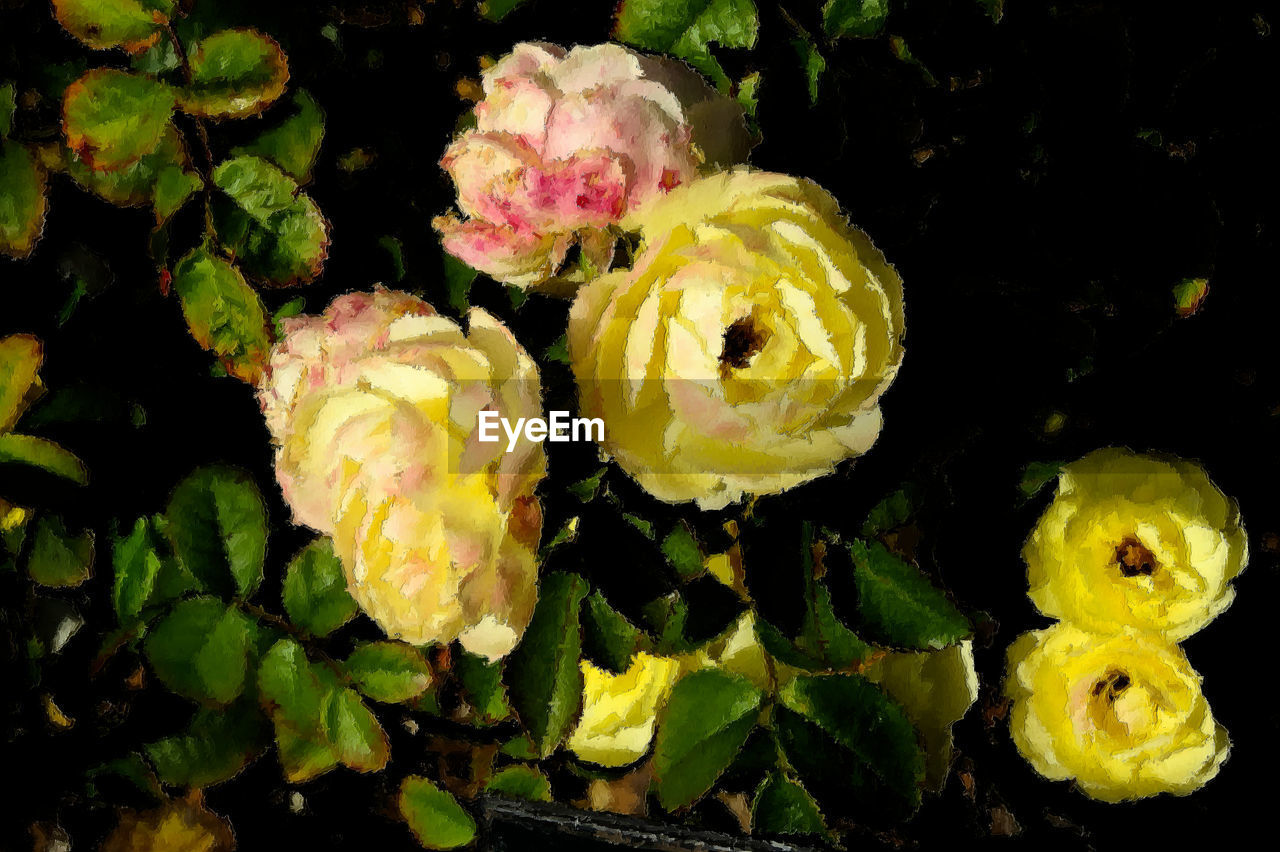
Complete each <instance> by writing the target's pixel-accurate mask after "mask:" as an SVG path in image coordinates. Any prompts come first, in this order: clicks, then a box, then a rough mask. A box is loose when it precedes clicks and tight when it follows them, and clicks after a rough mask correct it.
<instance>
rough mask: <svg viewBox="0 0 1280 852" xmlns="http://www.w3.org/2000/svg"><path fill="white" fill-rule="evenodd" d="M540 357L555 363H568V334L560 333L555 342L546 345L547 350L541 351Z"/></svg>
mask: <svg viewBox="0 0 1280 852" xmlns="http://www.w3.org/2000/svg"><path fill="white" fill-rule="evenodd" d="M542 357H543V358H545V359H547V360H548V361H554V362H555V363H557V364H566V365H567V364H568V363H569V336H568V335H567V334H562V335H560V336H559V337H557V338H556V341H555V343H552V344H551V345H550V346H548V347H547V351H545V352H543V353H542Z"/></svg>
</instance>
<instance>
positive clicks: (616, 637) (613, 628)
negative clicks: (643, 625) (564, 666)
mask: <svg viewBox="0 0 1280 852" xmlns="http://www.w3.org/2000/svg"><path fill="white" fill-rule="evenodd" d="M583 615H584V618H583V623H582V650H583V654H584V655H585V656H586V658H587V659H589V660H591V662H593V663H595V664H596V665H598V666H601V667H602V668H605V669H607V670H609V671H611V672H615V673H616V672H623V671H626V670H627V667H628V666H630V665H631V658H632V656H634V655H635V653H636V651H638V650H640V643H641V641H642V638H643V634H641V632H640V629H639V628H638V627H636V626H635V625H634V624H632V623H631V622H630V621H627V619H626V617H625V616H623V615H622V613H620V612H618V611H617V610H616V609H614V608H613V607H612V606H610V605H609V602H608V601H607V600H605V598H604V596H603V595H601V594H600V593H599V592H598V591H595V592H592V593H591V594H590V595H589V596H588V597H587V603H586V608H585V610H584V613H583Z"/></svg>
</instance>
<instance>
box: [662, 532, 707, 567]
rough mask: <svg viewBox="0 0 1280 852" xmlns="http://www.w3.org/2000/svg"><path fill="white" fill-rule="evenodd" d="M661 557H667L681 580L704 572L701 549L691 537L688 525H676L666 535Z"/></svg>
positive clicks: (691, 533)
mask: <svg viewBox="0 0 1280 852" xmlns="http://www.w3.org/2000/svg"><path fill="white" fill-rule="evenodd" d="M662 555H663V556H665V557H667V561H668V562H670V563H671V567H673V568H675V569H676V573H677V574H679V575H680V577H681V579H684V580H689V579H692V578H694V577H696V576H698V575H699V574H701V573H702V572H703V571H704V570H705V568H704V566H703V564H702V548H701V547H699V546H698V540H697V539H696V538H694V537H693V531H692V530H690V529H689V525H688V524H685V523H680V524H677V525H676V526H675V528H674V529H672V530H671V532H669V533H667V537H666V538H664V539H663V540H662Z"/></svg>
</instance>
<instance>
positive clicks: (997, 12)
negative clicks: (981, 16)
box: [978, 0, 1004, 24]
mask: <svg viewBox="0 0 1280 852" xmlns="http://www.w3.org/2000/svg"><path fill="white" fill-rule="evenodd" d="M978 5H979V6H981V7H982V8H983V9H985V10H986V11H987V17H989V18H990V19H991V22H992V23H995V24H998V23H1000V19H1001V18H1003V17H1004V0H978Z"/></svg>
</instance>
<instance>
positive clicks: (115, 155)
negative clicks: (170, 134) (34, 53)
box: [62, 68, 174, 169]
mask: <svg viewBox="0 0 1280 852" xmlns="http://www.w3.org/2000/svg"><path fill="white" fill-rule="evenodd" d="M173 107H174V95H173V90H172V89H170V88H169V87H168V86H167V85H165V84H164V83H161V82H160V81H158V80H154V79H152V78H150V77H143V76H141V75H139V74H130V73H128V72H126V71H117V70H116V69H114V68H95V69H93V70H92V71H89V72H88V73H86V74H85V75H84V76H83V77H81V78H80V79H79V80H77V81H76V82H74V83H72V84H71V85H70V86H68V87H67V92H66V95H65V96H64V98H63V102H62V129H63V132H64V133H65V134H66V137H67V147H68V148H69V149H71V151H72V153H74V154H75V155H76V156H77V157H79V158H80V159H81V160H82V161H83V162H84V163H85V164H86V165H88V166H89V168H93V169H119V168H123V167H124V166H127V165H129V164H130V163H135V162H137V161H138V160H140V159H141V158H142V157H144V156H145V155H147V154H150V153H151V152H152V151H154V150H156V148H158V147H160V143H161V141H163V139H164V136H165V133H166V132H167V130H168V128H169V126H170V123H169V119H170V117H171V116H172V115H173Z"/></svg>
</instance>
